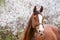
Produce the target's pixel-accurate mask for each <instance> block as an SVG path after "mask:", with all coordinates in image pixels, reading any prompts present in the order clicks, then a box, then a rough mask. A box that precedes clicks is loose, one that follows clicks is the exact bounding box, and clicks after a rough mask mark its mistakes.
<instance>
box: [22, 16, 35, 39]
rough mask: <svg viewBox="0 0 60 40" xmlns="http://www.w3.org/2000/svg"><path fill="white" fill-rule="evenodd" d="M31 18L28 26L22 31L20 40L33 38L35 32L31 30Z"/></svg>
mask: <svg viewBox="0 0 60 40" xmlns="http://www.w3.org/2000/svg"><path fill="white" fill-rule="evenodd" d="M32 16H33V15H32ZM32 16H31V17H30V19H29V21H28V25H27V27H26V29H25V31H24V35H23V38H22V40H32V37H33V36H34V32H35V31H34V28H32V20H31V18H32Z"/></svg>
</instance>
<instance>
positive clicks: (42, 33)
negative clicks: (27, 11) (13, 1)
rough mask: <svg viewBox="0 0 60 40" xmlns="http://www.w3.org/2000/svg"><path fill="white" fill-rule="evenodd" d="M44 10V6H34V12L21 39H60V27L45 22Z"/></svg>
mask: <svg viewBox="0 0 60 40" xmlns="http://www.w3.org/2000/svg"><path fill="white" fill-rule="evenodd" d="M42 12H43V6H41V8H40V10H37V7H36V6H34V9H33V14H32V15H31V17H30V19H29V21H28V24H27V27H26V29H25V30H24V32H23V33H22V36H21V40H60V29H59V28H58V27H57V26H55V25H52V24H44V22H43V20H44V16H43V15H42Z"/></svg>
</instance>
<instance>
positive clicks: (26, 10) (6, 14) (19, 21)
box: [0, 0, 60, 40]
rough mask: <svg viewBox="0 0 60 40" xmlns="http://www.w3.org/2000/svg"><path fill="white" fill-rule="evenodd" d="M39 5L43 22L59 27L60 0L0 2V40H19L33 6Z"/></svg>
mask: <svg viewBox="0 0 60 40" xmlns="http://www.w3.org/2000/svg"><path fill="white" fill-rule="evenodd" d="M41 5H42V6H43V7H44V9H43V13H42V14H43V15H44V16H45V19H44V22H45V23H46V24H53V25H56V26H57V27H60V0H0V40H19V39H20V36H21V33H22V32H23V31H24V28H26V25H27V23H28V20H29V18H30V16H31V15H32V13H33V8H34V6H37V8H38V9H39V8H40V6H41Z"/></svg>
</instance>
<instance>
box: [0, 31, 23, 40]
mask: <svg viewBox="0 0 60 40" xmlns="http://www.w3.org/2000/svg"><path fill="white" fill-rule="evenodd" d="M21 34H22V32H20V33H18V35H19V36H18V37H19V39H15V38H16V37H14V36H13V35H12V34H11V36H10V35H6V38H5V40H11V39H12V40H20V35H21ZM0 40H3V39H2V38H1V32H0Z"/></svg>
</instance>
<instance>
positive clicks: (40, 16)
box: [38, 14, 44, 32]
mask: <svg viewBox="0 0 60 40" xmlns="http://www.w3.org/2000/svg"><path fill="white" fill-rule="evenodd" d="M38 17H39V23H42V19H43V17H42V15H40V14H38ZM39 30H40V31H41V32H43V31H44V28H43V25H42V24H40V25H39V29H38V31H39Z"/></svg>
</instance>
